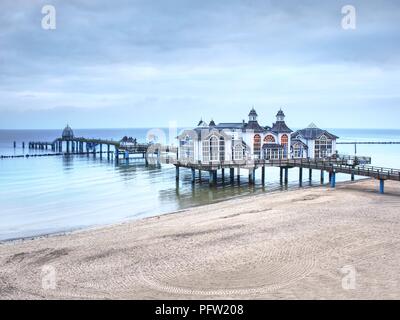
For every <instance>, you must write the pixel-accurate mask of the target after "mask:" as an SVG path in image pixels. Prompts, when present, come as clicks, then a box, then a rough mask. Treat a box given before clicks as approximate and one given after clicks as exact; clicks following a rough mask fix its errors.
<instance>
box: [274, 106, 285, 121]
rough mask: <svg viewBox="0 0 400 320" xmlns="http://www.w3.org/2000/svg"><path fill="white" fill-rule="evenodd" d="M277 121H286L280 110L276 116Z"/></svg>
mask: <svg viewBox="0 0 400 320" xmlns="http://www.w3.org/2000/svg"><path fill="white" fill-rule="evenodd" d="M276 121H285V114H284V113H283V111H282V109H279V111H278V113H277V114H276Z"/></svg>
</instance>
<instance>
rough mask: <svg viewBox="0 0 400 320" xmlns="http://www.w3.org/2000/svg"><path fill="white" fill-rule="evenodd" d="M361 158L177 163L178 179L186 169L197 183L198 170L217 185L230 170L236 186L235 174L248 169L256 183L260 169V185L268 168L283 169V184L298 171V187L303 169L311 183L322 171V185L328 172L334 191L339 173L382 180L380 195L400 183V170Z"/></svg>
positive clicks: (281, 178) (250, 176)
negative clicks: (387, 185) (387, 184)
mask: <svg viewBox="0 0 400 320" xmlns="http://www.w3.org/2000/svg"><path fill="white" fill-rule="evenodd" d="M357 158H358V157H352V156H339V157H337V158H331V159H276V160H263V159H262V160H253V161H248V162H246V161H244V162H241V163H238V162H235V161H226V162H220V163H218V164H217V163H215V164H213V163H212V162H209V163H189V162H181V161H175V162H174V165H175V167H176V178H177V179H179V170H180V168H187V169H190V170H191V173H192V182H193V183H194V182H195V177H196V171H198V172H199V175H200V176H201V172H202V171H206V172H208V177H209V183H210V184H215V183H216V179H217V174H218V171H219V170H220V171H221V175H222V178H223V179H224V178H225V170H227V171H229V175H230V181H231V182H232V183H233V182H234V180H235V171H236V173H237V179H238V180H239V179H240V171H241V170H243V169H244V170H248V173H249V178H248V182H249V184H254V183H255V173H256V170H257V169H261V183H262V184H263V185H264V184H265V179H266V174H265V168H266V167H278V168H279V169H280V182H281V184H282V183H285V184H288V181H289V169H292V168H298V169H299V184H300V185H301V184H302V182H303V170H304V169H307V170H308V173H309V180H310V181H311V180H312V173H313V170H315V171H317V172H319V174H320V180H321V184H322V183H324V179H325V173H328V175H329V184H330V186H331V187H332V188H335V187H336V174H338V173H344V174H349V175H350V177H351V180H352V181H353V180H354V178H355V176H356V175H357V176H364V177H370V178H374V179H377V180H379V181H380V188H379V191H380V193H384V184H385V181H386V180H394V181H400V170H399V169H393V168H383V167H377V166H371V165H369V164H370V163H371V158H369V157H360V158H362V159H363V163H367V164H362V165H360V164H358V159H357Z"/></svg>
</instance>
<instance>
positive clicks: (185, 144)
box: [179, 135, 194, 160]
mask: <svg viewBox="0 0 400 320" xmlns="http://www.w3.org/2000/svg"><path fill="white" fill-rule="evenodd" d="M179 150H180V158H181V159H185V160H193V155H194V152H193V139H192V138H191V137H190V136H188V135H187V136H186V137H185V139H184V140H181V141H180V148H179Z"/></svg>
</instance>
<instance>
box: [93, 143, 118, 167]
mask: <svg viewBox="0 0 400 320" xmlns="http://www.w3.org/2000/svg"><path fill="white" fill-rule="evenodd" d="M86 146H87V145H86ZM115 161H116V162H117V163H118V161H119V150H118V148H117V147H115Z"/></svg>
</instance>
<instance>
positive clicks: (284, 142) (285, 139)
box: [281, 134, 289, 145]
mask: <svg viewBox="0 0 400 320" xmlns="http://www.w3.org/2000/svg"><path fill="white" fill-rule="evenodd" d="M288 143H289V138H288V136H287V134H284V135H282V137H281V145H287V144H288Z"/></svg>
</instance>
